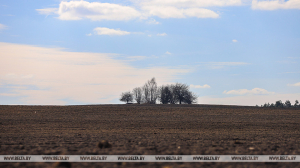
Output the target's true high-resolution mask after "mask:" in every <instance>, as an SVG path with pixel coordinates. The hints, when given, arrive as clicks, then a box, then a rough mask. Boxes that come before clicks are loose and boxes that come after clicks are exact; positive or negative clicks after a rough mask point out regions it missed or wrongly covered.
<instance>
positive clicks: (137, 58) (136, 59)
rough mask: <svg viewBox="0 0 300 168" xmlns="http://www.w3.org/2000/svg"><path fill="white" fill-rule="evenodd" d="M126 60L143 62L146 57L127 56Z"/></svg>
mask: <svg viewBox="0 0 300 168" xmlns="http://www.w3.org/2000/svg"><path fill="white" fill-rule="evenodd" d="M127 58H128V59H130V60H131V61H139V60H143V59H146V58H147V57H146V56H129V57H127Z"/></svg>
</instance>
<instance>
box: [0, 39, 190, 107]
mask: <svg viewBox="0 0 300 168" xmlns="http://www.w3.org/2000/svg"><path fill="white" fill-rule="evenodd" d="M0 50H1V57H0V88H1V92H0V96H14V97H15V98H14V99H15V100H18V101H22V102H24V104H44V105H46V104H55V105H61V104H67V103H68V102H69V101H74V102H77V104H90V103H113V102H114V100H116V99H118V98H119V95H120V93H122V92H124V91H127V90H128V89H131V88H134V87H136V86H140V85H142V84H144V82H145V81H147V80H149V79H150V78H152V77H156V79H157V82H158V83H159V84H166V83H169V82H171V81H172V80H174V78H176V77H178V75H180V74H185V73H188V72H189V70H188V69H172V68H166V67H149V68H134V67H132V66H129V65H128V64H127V63H128V62H126V61H121V60H114V59H112V58H111V55H110V54H101V53H80V52H67V51H63V50H62V49H57V48H44V47H36V46H30V45H18V44H10V43H1V42H0ZM162 72H163V73H162Z"/></svg>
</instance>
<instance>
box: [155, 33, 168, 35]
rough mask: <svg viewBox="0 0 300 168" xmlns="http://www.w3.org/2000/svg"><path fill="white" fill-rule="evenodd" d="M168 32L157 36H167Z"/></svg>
mask: <svg viewBox="0 0 300 168" xmlns="http://www.w3.org/2000/svg"><path fill="white" fill-rule="evenodd" d="M166 35H167V33H158V34H157V36H166Z"/></svg>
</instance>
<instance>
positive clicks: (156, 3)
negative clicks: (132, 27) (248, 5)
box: [132, 0, 243, 8]
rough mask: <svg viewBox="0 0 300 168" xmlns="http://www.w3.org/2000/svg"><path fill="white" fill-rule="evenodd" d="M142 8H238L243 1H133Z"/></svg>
mask: <svg viewBox="0 0 300 168" xmlns="http://www.w3.org/2000/svg"><path fill="white" fill-rule="evenodd" d="M132 1H133V2H135V3H137V4H139V5H140V6H174V7H179V8H193V7H212V6H238V5H242V4H243V3H242V1H241V0H209V1H208V0H163V1H162V0H132Z"/></svg>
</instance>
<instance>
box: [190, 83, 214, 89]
mask: <svg viewBox="0 0 300 168" xmlns="http://www.w3.org/2000/svg"><path fill="white" fill-rule="evenodd" d="M190 87H191V88H197V89H198V88H201V89H205V88H210V86H209V85H207V84H205V85H203V86H201V85H190Z"/></svg>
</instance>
